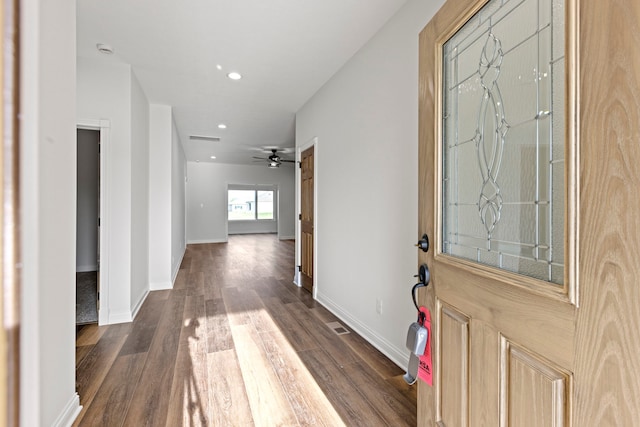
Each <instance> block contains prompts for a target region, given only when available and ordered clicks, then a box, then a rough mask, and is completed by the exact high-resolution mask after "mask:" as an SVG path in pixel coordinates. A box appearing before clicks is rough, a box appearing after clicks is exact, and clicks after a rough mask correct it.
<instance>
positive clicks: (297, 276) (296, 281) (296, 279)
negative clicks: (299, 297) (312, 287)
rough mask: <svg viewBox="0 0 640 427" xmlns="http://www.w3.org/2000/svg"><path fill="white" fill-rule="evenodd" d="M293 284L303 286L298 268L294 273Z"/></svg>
mask: <svg viewBox="0 0 640 427" xmlns="http://www.w3.org/2000/svg"><path fill="white" fill-rule="evenodd" d="M293 284H294V285H296V286H297V287H301V286H302V282H301V281H300V270H299V269H297V268H296V271H295V273H293Z"/></svg>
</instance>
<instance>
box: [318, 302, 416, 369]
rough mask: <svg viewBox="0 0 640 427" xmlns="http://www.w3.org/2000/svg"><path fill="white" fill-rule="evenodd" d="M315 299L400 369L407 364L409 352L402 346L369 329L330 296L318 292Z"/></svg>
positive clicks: (404, 367)
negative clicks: (397, 345)
mask: <svg viewBox="0 0 640 427" xmlns="http://www.w3.org/2000/svg"><path fill="white" fill-rule="evenodd" d="M316 300H317V301H318V302H319V303H320V304H322V305H323V306H325V308H326V309H327V310H329V311H330V312H332V313H333V314H335V315H336V316H337V317H338V318H339V319H340V320H342V321H343V322H344V323H346V326H349V327H350V328H351V329H353V330H354V331H356V332H357V333H358V334H360V335H361V336H362V338H364V339H366V340H367V341H368V342H369V344H371V345H372V346H374V347H375V348H377V349H378V350H379V351H380V352H381V353H382V354H384V355H385V356H387V357H388V358H389V359H390V360H391V361H392V362H393V363H395V364H396V365H398V366H399V367H400V368H402V369H406V368H407V366H408V365H409V352H408V350H406V349H405V348H404V347H403V348H397V347H396V346H394V345H393V344H391V343H390V342H389V341H387V340H386V339H385V338H383V337H381V336H380V335H378V334H377V333H376V332H375V331H373V330H371V329H370V328H369V327H368V326H367V325H365V324H364V323H362V322H361V321H360V320H358V319H356V318H355V317H353V316H352V315H351V314H349V313H348V312H347V311H346V310H344V309H343V308H342V307H340V306H339V305H338V304H336V303H334V302H333V301H332V300H331V299H330V298H327V297H325V296H323V295H322V294H321V293H320V292H318V294H317V295H316Z"/></svg>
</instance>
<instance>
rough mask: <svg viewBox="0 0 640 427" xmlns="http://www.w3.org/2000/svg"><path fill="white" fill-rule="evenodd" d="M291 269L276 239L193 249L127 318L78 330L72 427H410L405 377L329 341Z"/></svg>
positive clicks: (242, 239) (356, 346)
mask: <svg viewBox="0 0 640 427" xmlns="http://www.w3.org/2000/svg"><path fill="white" fill-rule="evenodd" d="M293 271H294V244H293V242H291V241H279V240H277V239H276V238H275V236H274V235H246V236H231V237H230V238H229V242H228V243H223V244H201V245H189V246H188V247H187V251H186V254H185V257H184V260H183V262H182V265H181V267H180V271H179V273H178V277H177V278H176V283H175V286H174V289H172V290H169V291H155V292H151V293H150V294H149V296H148V297H147V300H146V301H145V303H144V304H143V306H142V308H141V309H140V312H139V313H138V315H137V317H136V319H135V321H134V322H132V323H129V324H121V325H111V326H101V327H98V326H97V325H88V326H84V327H82V328H81V329H80V330H79V331H78V334H77V340H76V383H77V390H78V393H79V394H80V403H81V404H82V405H83V409H82V412H81V414H80V416H79V417H78V419H77V420H76V422H75V424H74V425H76V426H109V427H114V426H136V427H137V426H171V427H174V426H268V427H271V426H307V425H324V426H331V427H334V426H342V425H346V426H367V427H372V426H415V425H416V390H415V386H408V385H407V384H406V383H405V382H404V381H403V380H402V375H403V374H404V372H403V371H402V370H401V369H400V368H399V367H397V366H396V365H395V364H394V363H392V362H391V361H389V360H388V359H387V358H386V357H385V356H384V355H382V354H381V353H380V352H378V351H377V350H375V348H373V347H372V346H371V345H370V344H369V343H368V342H366V341H365V340H364V339H363V338H362V337H360V336H358V335H357V334H356V333H355V332H353V331H351V333H349V334H345V335H337V334H336V333H334V332H333V331H332V330H331V329H330V328H329V327H328V326H327V325H326V323H327V322H335V321H339V319H337V318H336V317H335V316H333V314H331V313H330V312H329V311H328V310H326V309H325V308H324V307H322V306H321V305H320V304H318V303H317V302H315V301H314V300H313V298H312V297H311V295H310V294H309V293H308V292H306V291H305V290H303V289H300V288H297V287H296V286H295V285H293V284H292V283H291V281H292V278H293ZM345 326H346V325H345Z"/></svg>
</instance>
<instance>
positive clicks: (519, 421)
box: [500, 337, 570, 427]
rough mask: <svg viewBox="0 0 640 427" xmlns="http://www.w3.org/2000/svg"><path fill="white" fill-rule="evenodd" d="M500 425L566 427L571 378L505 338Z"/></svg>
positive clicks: (502, 358) (502, 362)
mask: <svg viewBox="0 0 640 427" xmlns="http://www.w3.org/2000/svg"><path fill="white" fill-rule="evenodd" d="M501 341H502V355H501V367H502V369H503V372H502V373H501V375H500V377H501V379H502V381H501V387H500V396H502V397H503V401H502V402H501V405H500V425H501V426H505V427H506V426H509V425H517V426H523V427H527V426H531V427H538V426H564V425H568V422H569V410H568V405H567V402H568V398H569V395H568V391H569V389H570V387H569V379H570V376H569V375H568V374H565V373H564V372H562V371H560V370H558V369H557V368H555V367H554V366H553V365H552V364H551V363H550V362H548V361H544V360H542V359H540V358H538V357H537V356H535V355H534V354H533V353H531V352H529V351H528V350H526V349H524V348H521V347H519V346H517V345H515V344H513V343H512V342H511V341H510V340H508V339H507V338H505V337H502V339H501Z"/></svg>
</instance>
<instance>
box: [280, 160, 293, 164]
mask: <svg viewBox="0 0 640 427" xmlns="http://www.w3.org/2000/svg"><path fill="white" fill-rule="evenodd" d="M280 161H281V162H285V163H295V162H296V161H295V160H284V159H280Z"/></svg>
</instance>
